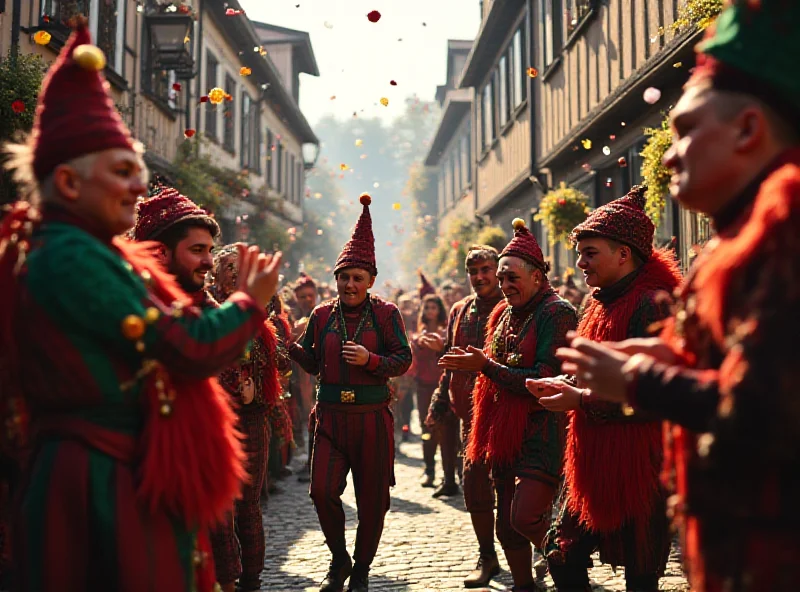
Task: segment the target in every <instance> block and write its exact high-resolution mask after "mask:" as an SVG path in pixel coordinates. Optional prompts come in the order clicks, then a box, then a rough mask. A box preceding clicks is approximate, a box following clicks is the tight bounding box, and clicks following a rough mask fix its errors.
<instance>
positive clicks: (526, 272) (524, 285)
mask: <svg viewBox="0 0 800 592" xmlns="http://www.w3.org/2000/svg"><path fill="white" fill-rule="evenodd" d="M497 279H498V280H499V282H500V289H501V290H502V291H503V296H505V297H506V300H507V301H508V303H509V304H510V305H511V306H523V305H525V304H527V303H528V301H530V299H531V298H533V297H534V296H536V293H537V292H538V291H539V287H540V286H541V284H542V272H541V271H539V270H538V269H535V268H533V266H531V265H530V264H528V263H526V262H525V261H524V260H523V259H520V258H519V257H503V258H502V259H500V265H499V266H498V268H497Z"/></svg>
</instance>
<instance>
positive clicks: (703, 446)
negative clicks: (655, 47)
mask: <svg viewBox="0 0 800 592" xmlns="http://www.w3.org/2000/svg"><path fill="white" fill-rule="evenodd" d="M799 27H800V8H798V7H796V6H794V5H793V4H791V3H782V2H780V1H779V0H762V1H761V2H736V3H734V5H733V6H731V7H729V8H727V9H725V10H724V11H723V13H722V15H721V16H720V17H719V19H718V21H717V25H716V28H715V29H713V30H712V32H711V33H709V36H708V38H707V39H706V41H705V42H704V43H703V44H702V45H701V46H700V48H699V51H700V53H699V54H698V64H697V68H696V69H695V70H694V73H693V75H692V77H691V79H690V80H689V81H688V83H687V84H686V87H685V89H684V94H683V96H682V97H681V99H680V101H679V102H678V103H677V105H676V106H675V108H674V109H673V111H672V114H671V117H672V128H673V135H674V141H673V145H672V147H671V148H670V150H669V151H668V153H667V155H666V157H665V164H666V165H667V166H668V167H669V168H670V169H671V170H672V171H673V177H672V181H671V182H672V185H671V191H672V192H673V195H674V196H675V197H676V198H677V199H678V200H680V201H681V202H682V203H683V204H684V205H686V206H687V207H690V208H692V209H694V210H696V211H699V212H702V213H704V214H706V215H708V216H710V217H711V218H712V220H713V223H714V227H715V229H716V232H717V234H716V236H715V238H714V239H712V241H711V242H710V244H708V245H707V246H706V248H705V249H704V251H703V253H702V254H701V255H700V256H699V257H698V258H697V260H696V261H695V262H694V264H693V266H692V268H691V270H690V271H689V274H688V276H687V277H686V278H683V277H682V276H681V272H680V267H679V265H678V262H677V260H676V258H675V254H674V253H673V252H672V251H670V250H669V249H656V248H654V246H653V239H654V232H655V228H654V226H653V224H652V222H651V221H650V219H649V217H648V216H647V214H646V213H645V212H646V203H645V201H646V197H645V193H646V190H645V188H644V187H641V186H637V187H634V188H633V189H631V191H630V192H629V193H627V194H626V195H624V196H621V197H619V198H618V199H616V200H614V201H611V202H610V203H607V204H605V205H602V206H600V207H598V208H596V209H595V210H594V211H592V212H591V213H590V214H589V215H588V217H587V218H586V220H585V221H584V222H582V223H581V224H580V225H578V226H577V227H576V228H575V229H574V230H573V232H572V235H571V240H572V242H573V244H574V245H575V249H576V251H577V253H578V261H577V267H578V269H579V270H580V271H581V273H582V276H583V283H584V284H585V286H586V287H585V289H581V288H580V287H579V285H578V283H576V282H575V279H574V277H573V275H571V274H569V275H568V276H567V277H564V278H561V279H560V280H559V281H556V279H555V278H552V277H551V271H550V266H549V263H548V261H546V260H545V258H544V257H543V254H542V250H541V248H540V246H539V244H538V243H537V241H536V239H535V238H534V236H533V235H532V234H531V232H530V231H529V230H528V228H527V227H526V225H525V222H524V221H523V220H521V219H516V220H515V221H514V223H513V237H512V238H511V240H510V241H509V242H508V244H507V245H506V246H505V247H504V248H503V249H502V250H501V251H500V252H498V251H497V250H496V249H494V248H493V247H490V246H487V245H480V244H476V245H473V246H472V247H470V249H469V250H468V253H467V255H466V259H465V261H464V275H463V278H454V280H453V281H452V282H449V283H447V284H443V285H441V286H439V287H438V288H437V287H435V286H433V285H432V284H431V283H430V282H429V281H428V280H427V279H426V277H425V275H424V274H422V273H420V282H419V285H418V286H417V289H416V291H412V292H409V293H403V292H400V291H396V292H395V293H394V294H392V295H391V297H390V298H387V299H384V298H382V297H380V296H378V295H377V290H375V289H374V285H375V282H376V277H377V276H378V262H377V261H376V258H375V240H374V236H373V232H372V219H371V214H370V204H371V200H372V198H371V197H370V196H369V195H367V194H363V195H362V196H361V197H360V198H359V201H360V203H361V204H362V206H363V207H362V212H361V215H360V217H359V218H358V220H357V221H356V224H355V227H354V230H353V233H352V237H351V238H350V240H348V242H347V243H346V244H345V245H344V247H343V249H342V252H341V253H340V255H339V257H338V258H337V261H336V263H335V266H334V267H333V281H334V282H335V286H333V285H331V286H327V285H324V284H322V283H318V281H317V280H315V279H314V278H312V277H310V276H308V275H306V274H301V275H300V276H299V277H298V278H297V279H296V280H294V281H292V282H291V283H289V284H286V285H284V286H281V285H280V283H281V278H280V271H281V269H282V267H283V265H282V256H281V254H280V253H275V254H266V253H261V252H260V250H259V248H258V247H248V246H247V245H244V244H240V243H235V244H229V245H221V244H219V243H220V240H219V235H220V228H219V226H218V224H217V222H216V221H215V220H214V218H213V217H212V216H210V215H209V214H208V213H207V212H206V211H204V210H203V209H202V208H200V207H198V206H197V205H196V204H195V203H194V202H192V200H191V199H190V197H189V196H184V195H181V194H180V193H179V192H178V191H177V190H176V189H174V188H172V187H169V186H168V185H166V184H163V183H159V184H158V185H157V186H155V187H154V188H151V190H150V191H149V192H148V187H147V184H146V168H145V165H144V161H143V158H142V152H143V150H142V147H141V145H139V144H138V143H137V142H135V141H134V140H133V139H132V137H131V135H130V132H129V131H128V129H127V128H126V127H125V125H124V123H123V122H122V120H121V119H120V116H119V115H118V113H117V112H116V110H115V108H114V104H113V101H112V99H111V97H110V95H109V94H108V90H107V83H105V80H104V78H103V75H102V73H101V68H102V62H103V60H102V59H101V58H102V53H101V52H100V50H99V49H98V48H97V47H95V46H93V45H92V44H91V40H90V38H89V33H88V28H87V26H86V23H85V22H81V21H79V22H76V23H75V30H74V32H73V34H72V36H71V37H70V39H69V41H68V42H67V44H66V45H65V47H64V48H63V50H62V52H61V54H60V56H59V58H58V60H57V61H56V63H55V64H54V65H53V66H52V68H51V69H50V71H49V72H48V74H47V77H46V80H45V82H44V84H43V87H42V90H41V93H40V95H39V98H38V101H39V104H38V108H37V112H36V119H35V124H34V131H33V133H32V134H31V136H30V137H29V138H28V140H26V141H25V142H23V143H21V144H15V145H12V146H9V147H7V150H8V151H9V154H10V158H9V160H8V164H7V166H8V168H9V169H10V170H14V172H15V175H16V179H17V181H18V182H19V183H20V187H22V188H23V191H24V192H25V197H26V198H27V199H26V200H22V201H20V202H17V203H16V204H14V205H13V206H12V207H11V208H10V209H9V211H7V212H5V214H4V217H3V219H2V224H1V225H0V285H2V290H0V409H2V413H3V420H4V424H3V425H4V427H5V429H4V432H3V436H4V438H3V448H2V466H3V474H2V476H3V485H4V489H3V497H2V500H0V501H2V510H3V537H2V547H3V556H4V557H5V558H6V560H7V564H6V565H4V566H3V567H4V571H5V572H7V573H10V576H11V582H12V586H13V589H15V590H23V591H28V590H30V591H45V592H49V591H56V590H58V591H76V592H77V591H84V590H92V591H94V590H104V591H105V590H121V591H127V590H131V591H133V590H136V591H138V590H165V591H166V590H169V591H176V590H185V591H187V592H189V591H195V590H196V591H199V592H210V591H211V590H222V591H224V592H234V590H239V591H247V590H259V589H261V583H260V576H261V573H262V571H263V569H264V568H265V554H266V547H267V545H268V544H269V541H267V540H265V531H264V525H263V520H262V509H261V502H262V500H264V499H266V497H267V496H269V495H271V494H275V493H278V492H279V486H278V484H277V481H279V480H280V479H281V478H286V477H287V476H288V475H289V474H290V471H289V469H288V465H289V463H290V461H291V459H292V457H293V456H294V455H301V456H304V457H306V458H307V465H306V467H305V468H304V469H303V470H301V471H300V472H299V474H298V475H297V476H296V477H297V478H298V479H300V480H302V481H308V482H309V494H310V497H311V500H312V502H313V504H314V507H315V509H316V512H317V515H318V518H319V525H320V530H321V532H322V534H323V535H324V538H325V543H326V545H327V547H328V548H329V550H330V554H331V561H330V568H329V571H328V573H327V575H326V576H325V579H324V580H323V582H322V583H321V585H320V592H341V591H343V590H344V589H345V586H346V585H347V590H349V591H350V592H365V591H367V590H368V589H369V571H370V566H371V564H372V562H373V560H374V558H375V557H376V554H377V553H379V543H380V539H381V535H382V532H383V528H384V518H385V515H386V512H387V511H388V510H389V508H390V505H391V496H390V488H391V487H392V486H393V485H394V483H395V475H394V458H395V454H396V453H397V445H398V444H397V442H398V441H399V442H402V441H404V440H407V439H409V438H410V433H411V429H410V424H411V413H412V409H413V405H414V402H416V407H417V410H418V417H419V423H420V426H419V427H420V430H421V436H420V437H421V440H422V448H423V457H424V472H423V474H422V475H421V477H420V483H419V486H420V487H425V488H431V489H433V490H434V491H433V492H432V495H433V496H434V497H437V498H438V497H452V496H455V495H461V494H463V499H464V505H465V507H466V510H467V513H468V514H469V519H470V520H471V523H472V526H473V530H474V534H475V545H476V569H475V571H474V572H473V573H470V574H465V579H464V586H465V587H467V588H484V589H486V587H487V586H489V585H490V581H491V580H492V578H494V577H495V576H496V575H497V574H498V573H499V570H500V563H499V559H498V554H497V550H496V548H495V539H496V540H497V541H498V542H499V544H500V547H501V549H502V552H503V554H504V555H505V559H506V562H507V564H508V566H509V568H510V572H511V576H512V578H513V582H514V584H513V588H512V590H515V591H517V592H526V591H535V590H540V589H542V587H543V583H542V578H543V576H544V574H545V573H549V574H550V576H551V577H552V580H553V582H554V584H555V586H556V588H557V589H558V590H559V591H562V592H565V591H566V592H584V591H589V590H591V585H590V580H589V567H590V566H591V564H592V555H593V554H594V553H595V552H596V551H599V558H600V561H601V562H604V563H608V564H610V565H612V566H613V567H615V568H616V567H623V568H624V570H625V580H626V585H627V589H628V590H634V591H643V592H650V591H655V590H657V589H658V586H659V579H660V578H661V577H662V575H663V573H664V568H665V565H666V561H667V555H668V553H669V550H670V547H671V544H672V542H673V536H672V532H671V530H670V522H671V523H672V524H673V525H674V526H676V527H678V528H679V530H680V533H681V538H680V548H681V550H682V552H683V556H684V559H685V567H686V570H687V573H688V576H689V578H690V580H691V582H692V586H693V589H695V590H698V591H701V592H723V591H730V592H783V591H791V590H796V589H797V587H798V586H799V585H800V574H799V573H798V571H797V566H798V564H799V563H800V542H798V541H799V540H800V539H798V536H797V534H798V532H799V531H800V522H798V513H797V510H796V500H797V499H798V497H800V495H799V494H800V481H798V479H797V473H798V467H799V466H800V462H799V461H800V456H799V455H800V442H799V441H798V438H797V433H798V430H797V426H798V425H800V411H799V410H800V407H799V406H798V405H797V403H796V397H794V396H792V394H791V393H793V392H794V390H795V388H796V387H795V385H796V384H797V380H798V378H800V377H798V376H797V374H798V368H800V363H799V362H800V360H798V353H797V352H798V350H797V349H796V348H794V347H792V345H791V344H792V343H793V339H794V337H795V336H796V335H797V334H798V332H800V326H798V318H800V317H798V315H797V313H796V312H794V313H793V312H792V311H793V310H795V311H796V307H797V306H798V296H799V294H798V286H800V278H798V270H799V269H800V267H798V265H797V261H796V260H797V258H798V255H800V244H799V243H798V232H797V229H798V228H800V203H798V200H800V152H798V146H800V86H799V85H798V82H797V77H796V76H794V75H793V74H792V72H793V67H794V61H793V59H794V58H795V57H797V51H796V43H795V41H794V33H796V32H797V31H798V28H799ZM768 43H769V44H773V45H775V46H776V47H777V48H778V51H775V52H772V50H771V48H770V47H768V45H767V44H768ZM763 56H770V57H771V59H770V60H766V61H765V60H763V59H762V57H763ZM143 195H148V197H146V198H142V197H141V196H143ZM395 418H397V420H396V419H395ZM437 451H440V458H441V475H442V477H441V479H440V480H439V479H437V469H436V459H437ZM348 475H352V482H353V486H354V488H355V493H356V500H357V511H358V529H357V534H356V541H355V548H354V549H353V550H352V552H351V550H349V549H348V547H347V543H346V539H345V513H344V510H343V506H342V500H341V496H342V494H343V492H344V490H345V487H346V484H347V478H348ZM420 527H421V528H424V524H421V525H420ZM534 550H536V551H538V553H539V556H540V559H539V561H536V562H535V561H534V559H535V557H536V555H535V554H534Z"/></svg>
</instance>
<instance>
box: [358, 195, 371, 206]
mask: <svg viewBox="0 0 800 592" xmlns="http://www.w3.org/2000/svg"><path fill="white" fill-rule="evenodd" d="M358 201H360V202H361V205H362V206H368V205H369V204H371V203H372V197H370V194H369V193H362V194H361V196H360V197H359V198H358Z"/></svg>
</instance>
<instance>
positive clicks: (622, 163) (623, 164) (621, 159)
mask: <svg viewBox="0 0 800 592" xmlns="http://www.w3.org/2000/svg"><path fill="white" fill-rule="evenodd" d="M617 164H618V165H619V166H620V168H623V169H624V168H625V167H626V166H628V161H627V160H625V157H624V156H620V157H619V160H618V161H617Z"/></svg>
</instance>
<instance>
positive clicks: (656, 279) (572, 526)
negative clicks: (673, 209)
mask: <svg viewBox="0 0 800 592" xmlns="http://www.w3.org/2000/svg"><path fill="white" fill-rule="evenodd" d="M646 191H647V189H646V188H645V187H643V186H636V187H634V188H633V189H631V191H630V192H629V193H628V195H626V196H624V197H621V198H620V199H617V200H615V201H612V202H611V203H609V204H607V205H604V206H601V207H599V208H597V209H596V210H595V211H594V212H592V213H591V215H590V216H589V217H588V218H587V219H586V220H585V221H584V222H582V223H581V224H580V225H578V226H577V227H576V228H575V229H574V230H573V231H572V236H571V238H572V240H573V242H574V243H575V244H576V249H577V251H578V253H579V254H580V257H579V259H578V264H577V265H578V267H579V268H580V269H582V270H583V273H584V277H585V279H586V284H587V285H588V286H590V287H592V288H594V291H593V292H592V294H591V299H590V301H589V304H588V305H587V306H586V311H585V312H584V314H583V316H582V317H581V322H580V324H579V325H578V335H580V336H581V337H585V338H587V339H591V340H592V341H621V340H623V339H626V338H629V337H646V336H648V335H650V334H651V327H652V326H653V324H654V323H659V322H660V321H663V320H664V319H665V318H667V317H668V316H669V315H670V303H671V297H670V295H671V294H672V292H673V291H674V290H675V288H676V287H677V286H678V284H679V283H680V280H681V276H680V272H679V271H678V266H677V262H676V261H675V257H674V254H673V252H672V251H668V250H658V251H654V250H653V235H654V233H655V227H654V226H653V223H652V222H651V221H650V218H648V216H647V214H645V211H644V207H645V192H646ZM528 390H529V391H530V392H531V393H532V394H533V395H534V396H536V397H538V398H539V403H541V404H542V406H544V407H545V408H546V409H549V410H551V411H557V412H558V411H566V412H567V416H568V418H569V426H568V429H567V446H566V453H565V459H564V477H565V484H564V490H563V492H562V495H561V499H560V503H559V509H558V518H557V519H556V522H555V524H554V525H553V528H551V530H550V531H549V532H548V536H547V543H546V545H545V551H546V553H547V560H548V566H549V568H550V575H552V576H553V581H554V582H555V584H556V587H557V588H558V589H559V590H563V591H570V592H571V591H578V590H580V591H584V590H591V586H590V585H589V575H588V570H587V565H588V564H589V562H590V559H589V557H590V556H591V554H592V553H593V552H594V551H595V550H596V549H597V548H599V549H600V560H601V561H602V562H604V563H609V564H611V565H612V566H613V567H614V568H616V567H617V566H620V565H623V566H625V581H626V583H627V589H628V590H637V591H641V592H654V591H656V590H658V580H659V577H660V576H661V575H662V574H663V570H664V566H665V565H666V561H667V556H668V554H669V546H670V541H671V536H670V533H669V525H668V522H667V517H666V506H665V502H666V496H665V495H664V493H663V490H662V488H661V486H660V483H659V481H658V474H659V472H660V471H661V460H662V454H661V422H660V421H653V418H652V417H648V416H646V415H638V414H630V413H628V414H626V413H625V411H624V410H623V408H622V406H620V405H614V404H609V403H604V402H602V401H594V402H591V403H585V402H583V401H582V397H581V391H580V389H578V388H576V387H575V386H573V385H572V384H570V383H568V382H566V381H564V380H561V379H548V378H544V379H540V380H529V381H528Z"/></svg>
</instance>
